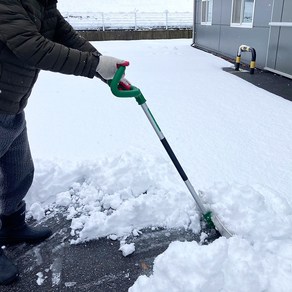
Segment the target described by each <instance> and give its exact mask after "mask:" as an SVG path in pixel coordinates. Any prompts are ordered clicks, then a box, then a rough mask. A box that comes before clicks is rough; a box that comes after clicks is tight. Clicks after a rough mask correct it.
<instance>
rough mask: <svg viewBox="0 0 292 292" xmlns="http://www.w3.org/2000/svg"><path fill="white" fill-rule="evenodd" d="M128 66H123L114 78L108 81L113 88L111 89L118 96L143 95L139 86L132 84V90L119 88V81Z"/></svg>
mask: <svg viewBox="0 0 292 292" xmlns="http://www.w3.org/2000/svg"><path fill="white" fill-rule="evenodd" d="M125 70H126V67H125V66H121V67H120V68H119V69H118V70H117V72H116V74H115V76H114V78H113V79H112V80H109V81H108V84H109V86H110V88H111V91H112V93H113V95H115V96H117V97H138V96H139V95H141V91H140V89H139V88H137V87H135V86H133V85H131V89H130V90H122V89H119V83H120V81H121V79H122V77H123V75H124V73H125Z"/></svg>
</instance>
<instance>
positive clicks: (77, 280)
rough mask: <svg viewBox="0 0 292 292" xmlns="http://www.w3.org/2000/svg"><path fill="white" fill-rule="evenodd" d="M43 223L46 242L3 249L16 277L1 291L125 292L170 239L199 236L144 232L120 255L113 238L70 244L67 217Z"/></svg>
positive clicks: (146, 271) (147, 272)
mask: <svg viewBox="0 0 292 292" xmlns="http://www.w3.org/2000/svg"><path fill="white" fill-rule="evenodd" d="M43 225H47V226H49V227H51V228H52V229H53V231H54V234H53V236H52V237H50V238H49V239H48V240H46V241H45V242H43V243H41V244H39V245H29V244H21V245H17V246H10V247H7V248H6V249H5V252H6V254H7V256H8V257H9V258H10V259H12V260H13V261H14V262H15V263H16V265H17V266H18V268H19V270H20V278H19V280H18V281H17V282H15V283H14V284H12V285H9V286H2V287H0V291H1V292H34V291H44V292H50V291H78V292H82V291H84V292H85V291H86V292H91V291H98V292H99V291H102V292H103V291H118V292H124V291H128V289H129V287H131V286H132V285H133V284H134V282H135V281H136V279H137V278H138V277H139V276H140V275H150V274H151V273H152V267H153V261H154V259H155V258H156V257H157V256H158V255H159V254H161V253H162V252H163V251H165V250H166V249H167V247H168V245H169V244H170V242H172V241H175V240H179V241H193V240H195V241H199V240H200V238H199V236H198V235H196V234H193V233H192V232H190V231H186V230H165V229H156V230H152V229H149V230H143V234H141V235H140V236H138V237H133V238H131V239H130V242H134V243H135V252H134V253H133V254H131V255H129V256H127V257H124V256H123V255H122V253H121V251H119V247H120V242H119V241H118V240H117V241H113V240H110V239H106V238H103V239H99V240H94V241H90V242H87V243H82V244H77V245H76V244H70V240H71V239H72V237H71V236H70V221H68V220H66V219H65V218H64V217H62V215H61V214H60V215H58V216H55V217H54V218H51V219H49V220H48V221H46V222H45V224H43ZM210 240H212V239H210Z"/></svg>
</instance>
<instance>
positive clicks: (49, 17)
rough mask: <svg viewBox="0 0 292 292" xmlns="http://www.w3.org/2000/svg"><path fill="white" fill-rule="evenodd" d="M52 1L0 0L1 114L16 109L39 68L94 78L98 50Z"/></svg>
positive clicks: (13, 111)
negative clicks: (62, 14) (79, 32)
mask: <svg viewBox="0 0 292 292" xmlns="http://www.w3.org/2000/svg"><path fill="white" fill-rule="evenodd" d="M56 3H57V1H56V0H0V113H7V114H17V113H19V112H21V111H22V110H23V109H24V107H25V106H26V104H27V99H28V97H29V95H30V93H31V90H32V87H33V85H34V83H35V81H36V79H37V76H38V73H39V70H40V69H43V70H49V71H54V72H60V73H64V74H74V75H78V76H85V77H89V78H93V77H94V76H95V71H96V67H97V65H98V62H99V55H100V54H99V52H98V51H97V50H96V49H95V48H94V47H93V46H92V45H91V44H90V43H89V42H87V41H86V40H85V39H84V38H82V37H80V36H79V35H78V34H77V33H76V32H75V31H74V29H73V28H72V27H71V26H70V24H68V23H67V22H66V21H65V20H64V18H63V17H62V16H61V14H60V12H59V11H58V10H57V8H56Z"/></svg>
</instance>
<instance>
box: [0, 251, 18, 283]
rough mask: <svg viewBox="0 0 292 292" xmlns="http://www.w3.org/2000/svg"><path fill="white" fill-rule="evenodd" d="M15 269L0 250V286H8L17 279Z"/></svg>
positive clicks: (16, 270)
mask: <svg viewBox="0 0 292 292" xmlns="http://www.w3.org/2000/svg"><path fill="white" fill-rule="evenodd" d="M18 275H19V272H18V269H17V267H16V266H15V265H14V264H13V263H12V262H11V261H10V260H9V259H8V258H7V257H6V255H5V254H4V252H3V250H2V248H0V285H8V284H10V283H12V282H13V281H15V280H16V279H17V278H18Z"/></svg>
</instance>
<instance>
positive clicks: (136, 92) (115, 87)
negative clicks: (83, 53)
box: [109, 66, 232, 238]
mask: <svg viewBox="0 0 292 292" xmlns="http://www.w3.org/2000/svg"><path fill="white" fill-rule="evenodd" d="M124 72H125V67H123V66H122V67H120V68H119V69H118V70H117V73H116V74H115V76H114V78H113V79H112V80H110V81H109V85H110V88H111V91H112V93H113V94H114V95H115V96H117V97H121V98H130V97H134V98H135V99H136V101H137V103H138V104H139V105H140V106H141V107H142V109H143V111H144V113H145V115H146V116H147V118H148V120H149V122H150V124H151V125H152V127H153V129H154V130H155V132H156V134H157V136H158V138H159V140H160V141H161V143H162V145H163V147H164V149H165V150H166V152H167V154H168V155H169V157H170V159H171V161H172V162H173V164H174V166H175V168H176V169H177V171H178V173H179V175H180V176H181V178H182V180H183V181H184V183H185V185H186V186H187V188H188V190H189V192H190V193H191V195H192V197H193V198H194V200H195V202H196V203H197V205H198V207H199V209H200V212H201V213H202V216H203V218H204V220H205V222H206V223H207V225H208V227H209V228H216V229H217V230H218V231H219V233H220V234H221V235H223V236H225V237H227V238H229V237H231V236H232V233H231V232H230V231H229V230H228V229H227V228H226V227H225V226H224V225H223V224H222V222H221V221H220V220H219V218H218V217H217V216H215V215H214V214H212V212H211V211H207V210H206V208H205V206H204V205H203V203H202V200H201V198H200V196H199V195H198V194H197V192H196V191H195V189H194V187H193V186H192V184H191V183H190V181H189V179H188V177H187V175H186V173H185V171H184V170H183V168H182V166H181V164H180V163H179V161H178V159H177V157H176V156H175V154H174V152H173V151H172V148H171V147H170V145H169V143H168V141H167V140H166V138H165V136H164V135H163V133H162V131H161V129H160V127H159V125H158V123H157V122H156V120H155V118H154V117H153V115H152V113H151V111H150V109H149V107H148V106H147V104H146V99H145V98H144V96H143V94H142V93H141V91H140V89H139V88H137V87H135V86H131V89H130V90H121V89H119V82H120V80H121V78H122V76H123V75H124Z"/></svg>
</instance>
